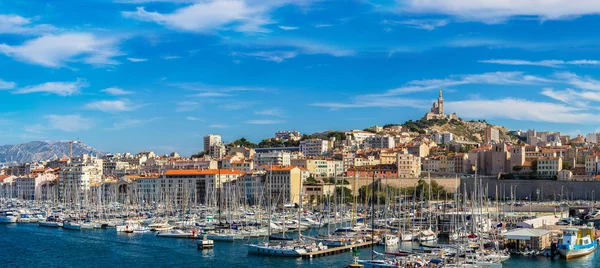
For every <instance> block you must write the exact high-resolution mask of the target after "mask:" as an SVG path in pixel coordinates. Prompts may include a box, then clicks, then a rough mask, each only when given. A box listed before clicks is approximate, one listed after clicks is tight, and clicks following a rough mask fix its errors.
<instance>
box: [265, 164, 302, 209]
mask: <svg viewBox="0 0 600 268" xmlns="http://www.w3.org/2000/svg"><path fill="white" fill-rule="evenodd" d="M259 169H262V170H265V171H267V181H268V183H269V187H268V189H269V190H268V191H267V194H270V196H272V197H273V198H275V197H278V198H275V199H274V200H276V201H277V202H278V204H290V203H291V204H294V203H296V204H300V191H301V190H302V185H303V182H302V170H301V169H300V168H298V167H295V166H287V167H281V166H273V167H272V172H273V173H272V175H269V172H270V170H271V168H270V167H268V166H261V167H259ZM282 201H283V203H282Z"/></svg>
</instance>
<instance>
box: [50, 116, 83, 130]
mask: <svg viewBox="0 0 600 268" xmlns="http://www.w3.org/2000/svg"><path fill="white" fill-rule="evenodd" d="M45 118H46V119H48V124H47V126H46V128H48V129H58V130H62V131H64V132H78V131H82V130H88V129H90V128H92V127H93V125H94V121H93V120H92V119H89V118H85V117H82V116H81V115H78V114H70V115H56V114H51V115H47V116H45Z"/></svg>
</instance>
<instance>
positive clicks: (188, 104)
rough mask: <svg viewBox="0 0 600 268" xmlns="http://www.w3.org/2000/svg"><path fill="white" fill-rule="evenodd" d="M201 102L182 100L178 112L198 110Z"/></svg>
mask: <svg viewBox="0 0 600 268" xmlns="http://www.w3.org/2000/svg"><path fill="white" fill-rule="evenodd" d="M199 105H200V104H199V103H197V102H193V101H182V102H178V103H177V108H175V111H176V112H189V111H193V110H196V109H197V108H198V107H199Z"/></svg>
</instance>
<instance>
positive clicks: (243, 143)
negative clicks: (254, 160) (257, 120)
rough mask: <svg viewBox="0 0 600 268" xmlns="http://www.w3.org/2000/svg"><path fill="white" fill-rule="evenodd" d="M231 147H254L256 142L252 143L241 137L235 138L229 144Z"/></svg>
mask: <svg viewBox="0 0 600 268" xmlns="http://www.w3.org/2000/svg"><path fill="white" fill-rule="evenodd" d="M229 146H231V147H238V146H239V147H246V148H256V147H257V145H256V143H253V142H251V141H249V140H247V139H246V138H244V137H242V138H241V139H237V140H235V141H233V142H232V143H230V144H229Z"/></svg>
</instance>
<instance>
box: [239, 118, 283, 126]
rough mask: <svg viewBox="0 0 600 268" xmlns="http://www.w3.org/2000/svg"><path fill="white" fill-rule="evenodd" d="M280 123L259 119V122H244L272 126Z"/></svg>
mask: <svg viewBox="0 0 600 268" xmlns="http://www.w3.org/2000/svg"><path fill="white" fill-rule="evenodd" d="M281 123H284V121H280V120H271V119H259V120H248V121H246V124H252V125H274V124H281Z"/></svg>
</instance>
